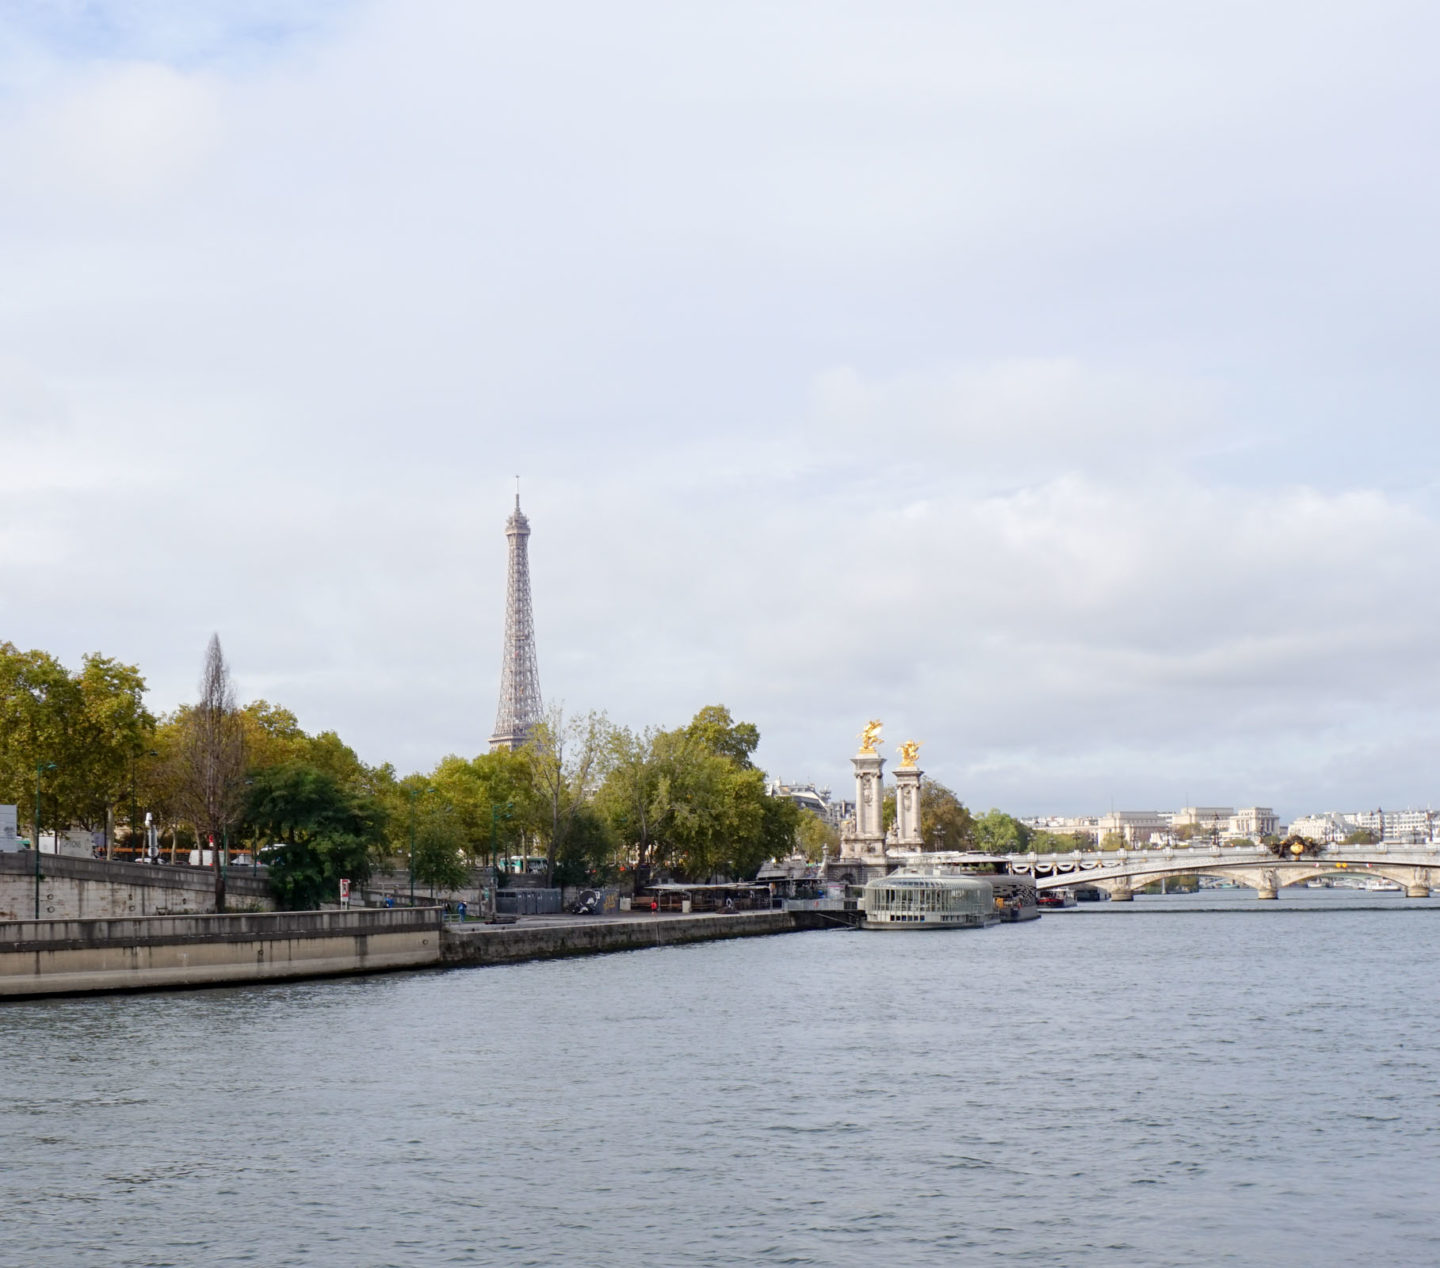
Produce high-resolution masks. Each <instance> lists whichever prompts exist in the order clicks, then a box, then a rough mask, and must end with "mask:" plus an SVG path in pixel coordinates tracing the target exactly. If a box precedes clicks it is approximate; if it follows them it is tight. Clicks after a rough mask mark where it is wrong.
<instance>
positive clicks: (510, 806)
mask: <svg viewBox="0 0 1440 1268" xmlns="http://www.w3.org/2000/svg"><path fill="white" fill-rule="evenodd" d="M514 809H515V803H514V802H513V801H507V802H506V803H505V804H504V805H503V806H491V807H490V867H491V869H492V870H493V869H494V867H495V849H496V846H495V834H496V830H497V828H498V826H499V821H500V816H501V815H504V816H505V818H507V819H508V818H510V815H511V812H512V811H513V810H514Z"/></svg>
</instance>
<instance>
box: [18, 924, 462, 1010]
mask: <svg viewBox="0 0 1440 1268" xmlns="http://www.w3.org/2000/svg"><path fill="white" fill-rule="evenodd" d="M441 914H442V913H441V911H440V909H439V908H434V907H419V908H399V907H397V908H394V909H380V910H360V911H282V912H264V913H248V914H244V915H232V916H213V915H211V916H148V917H137V918H134V919H128V918H127V919H119V920H13V921H3V922H0V998H15V997H19V996H35V995H70V994H81V993H88V992H92V991H136V990H151V989H160V988H166V987H195V986H223V985H235V984H239V983H244V982H268V981H275V980H277V979H282V978H301V977H331V976H337V975H341V974H349V973H374V972H378V971H382V970H388V969H406V968H425V967H431V966H434V965H436V964H438V963H439V962H440V922H441Z"/></svg>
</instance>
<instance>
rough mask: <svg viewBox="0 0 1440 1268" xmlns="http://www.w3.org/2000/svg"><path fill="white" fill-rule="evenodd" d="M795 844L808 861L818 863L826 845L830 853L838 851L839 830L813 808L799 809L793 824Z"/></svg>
mask: <svg viewBox="0 0 1440 1268" xmlns="http://www.w3.org/2000/svg"><path fill="white" fill-rule="evenodd" d="M797 809H798V807H797ZM795 845H796V847H797V848H798V849H799V850H800V852H801V853H802V854H804V855H805V857H806V858H807V859H809V860H810V862H812V863H818V862H819V861H820V857H821V855H822V854H824V852H825V847H826V846H827V845H828V846H829V847H830V852H831V853H832V854H835V853H838V852H839V847H840V830H839V829H838V828H837V827H835V825H834V824H831V823H826V822H825V820H824V819H822V818H821V817H820V816H819V815H817V814H816V813H815V812H814V811H813V810H801V811H800V819H799V821H798V822H797V823H796V825H795ZM776 857H777V858H778V857H780V856H779V855H777V856H776Z"/></svg>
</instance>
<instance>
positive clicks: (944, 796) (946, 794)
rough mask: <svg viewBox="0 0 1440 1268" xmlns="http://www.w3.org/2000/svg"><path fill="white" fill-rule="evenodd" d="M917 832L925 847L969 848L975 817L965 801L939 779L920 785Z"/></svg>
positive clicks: (972, 845)
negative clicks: (918, 828) (918, 827)
mask: <svg viewBox="0 0 1440 1268" xmlns="http://www.w3.org/2000/svg"><path fill="white" fill-rule="evenodd" d="M920 835H921V836H922V837H923V838H924V840H925V848H926V849H927V850H972V849H977V848H981V847H977V846H976V844H975V840H976V838H975V818H974V816H973V815H971V813H970V811H969V810H967V809H966V808H965V804H964V803H963V802H962V801H961V800H960V798H959V797H957V796H956V795H955V794H954V793H953V792H951V791H950V789H948V788H946V787H945V785H944V784H942V783H940V782H939V781H938V780H934V779H927V780H925V781H924V782H923V783H922V784H921V785H920Z"/></svg>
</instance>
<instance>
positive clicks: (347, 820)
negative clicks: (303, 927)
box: [245, 761, 383, 910]
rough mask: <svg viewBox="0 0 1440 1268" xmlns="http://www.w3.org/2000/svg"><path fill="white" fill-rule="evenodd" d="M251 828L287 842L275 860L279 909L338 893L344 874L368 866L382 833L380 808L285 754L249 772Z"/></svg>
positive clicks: (310, 904) (358, 877) (360, 872)
mask: <svg viewBox="0 0 1440 1268" xmlns="http://www.w3.org/2000/svg"><path fill="white" fill-rule="evenodd" d="M245 820H246V824H247V826H248V828H249V831H250V833H251V835H252V836H253V837H254V838H255V839H256V840H260V841H265V842H267V843H278V842H284V843H285V847H286V848H285V849H284V850H283V851H281V852H280V856H279V857H278V858H277V859H276V860H275V861H274V862H273V863H272V864H271V866H270V885H271V889H272V890H273V892H274V894H275V900H276V903H277V905H278V906H279V907H280V908H281V909H282V910H304V909H307V908H314V907H318V906H319V905H320V904H321V902H323V901H326V900H328V899H331V898H333V897H335V895H336V894H337V892H338V882H339V880H340V878H341V877H348V878H349V879H351V880H353V881H356V882H360V881H363V880H365V879H366V878H367V877H368V876H369V874H370V854H371V851H372V850H373V849H374V848H375V847H376V846H377V845H378V844H379V843H380V841H381V840H382V839H383V831H382V829H383V822H382V811H381V809H380V807H379V806H378V805H377V804H376V803H375V801H374V800H373V799H371V798H367V797H365V796H363V795H362V794H359V793H356V792H354V791H352V790H351V789H348V788H346V787H345V786H344V785H342V784H341V782H340V781H339V780H338V779H336V777H335V776H334V775H333V774H332V773H331V772H329V771H325V770H321V769H320V768H318V767H315V766H311V765H309V764H308V763H304V762H293V761H292V762H284V763H281V764H280V765H278V766H271V767H269V768H267V769H265V770H261V771H257V772H256V773H255V774H254V775H253V776H252V777H251V783H250V787H249V789H248V791H247V797H246V803H245Z"/></svg>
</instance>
